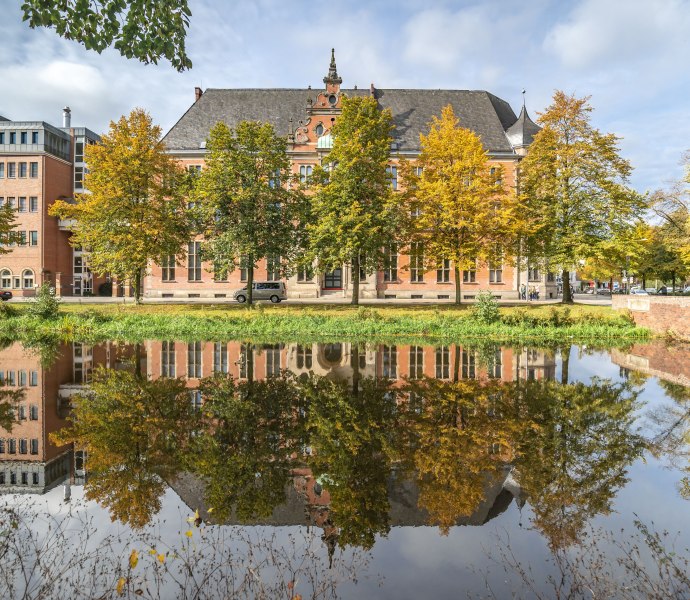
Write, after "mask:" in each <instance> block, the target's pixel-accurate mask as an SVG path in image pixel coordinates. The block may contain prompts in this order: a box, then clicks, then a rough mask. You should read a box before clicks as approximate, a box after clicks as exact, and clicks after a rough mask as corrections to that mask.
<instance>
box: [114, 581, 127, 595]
mask: <svg viewBox="0 0 690 600" xmlns="http://www.w3.org/2000/svg"><path fill="white" fill-rule="evenodd" d="M125 583H127V580H126V579H125V578H124V577H120V579H118V580H117V588H116V589H117V593H118V595H119V596H122V592H124V589H125Z"/></svg>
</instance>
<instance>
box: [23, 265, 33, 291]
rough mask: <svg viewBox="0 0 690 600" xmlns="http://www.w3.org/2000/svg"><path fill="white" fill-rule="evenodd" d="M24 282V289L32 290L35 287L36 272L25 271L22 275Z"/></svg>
mask: <svg viewBox="0 0 690 600" xmlns="http://www.w3.org/2000/svg"><path fill="white" fill-rule="evenodd" d="M22 280H23V282H24V289H25V290H30V289H33V287H34V272H33V271H32V270H31V269H25V270H24V272H23V273H22Z"/></svg>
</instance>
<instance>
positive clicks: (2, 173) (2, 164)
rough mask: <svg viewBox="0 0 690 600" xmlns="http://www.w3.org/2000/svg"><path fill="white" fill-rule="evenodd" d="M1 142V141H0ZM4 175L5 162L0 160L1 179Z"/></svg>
mask: <svg viewBox="0 0 690 600" xmlns="http://www.w3.org/2000/svg"><path fill="white" fill-rule="evenodd" d="M0 144H2V142H0ZM4 177H5V163H4V162H0V179H3V178H4Z"/></svg>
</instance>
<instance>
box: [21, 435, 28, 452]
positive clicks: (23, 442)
mask: <svg viewBox="0 0 690 600" xmlns="http://www.w3.org/2000/svg"><path fill="white" fill-rule="evenodd" d="M28 452H29V443H28V441H27V440H26V438H22V439H20V440H19V454H27V453H28Z"/></svg>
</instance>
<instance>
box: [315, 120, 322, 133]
mask: <svg viewBox="0 0 690 600" xmlns="http://www.w3.org/2000/svg"><path fill="white" fill-rule="evenodd" d="M314 132H315V133H316V135H319V136H321V135H323V125H322V124H321V123H319V124H318V125H317V126H316V129H315V130H314Z"/></svg>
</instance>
